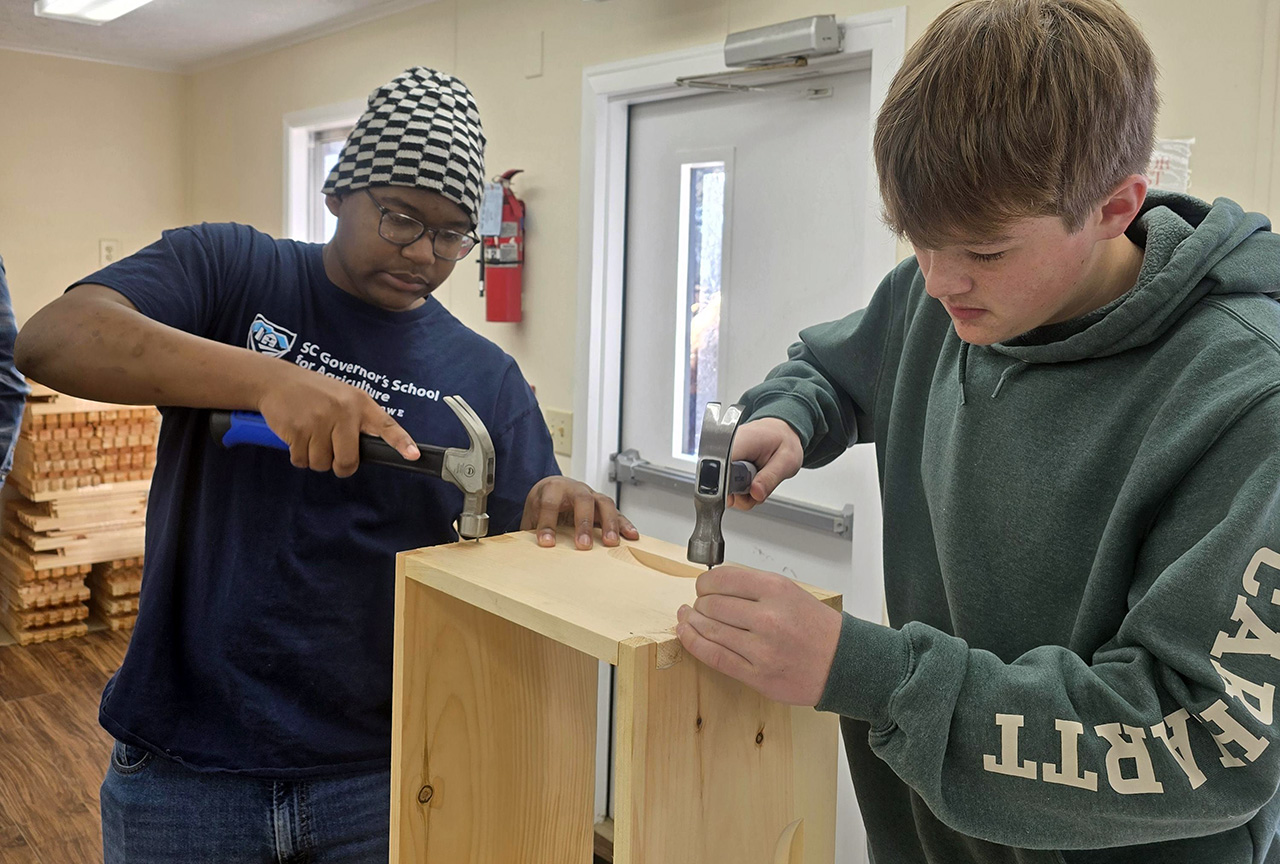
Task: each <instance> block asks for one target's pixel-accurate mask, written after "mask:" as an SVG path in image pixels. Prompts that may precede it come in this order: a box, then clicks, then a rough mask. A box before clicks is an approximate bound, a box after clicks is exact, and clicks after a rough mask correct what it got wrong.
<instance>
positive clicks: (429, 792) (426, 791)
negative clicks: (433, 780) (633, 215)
mask: <svg viewBox="0 0 1280 864" xmlns="http://www.w3.org/2000/svg"><path fill="white" fill-rule="evenodd" d="M435 794H436V790H435V789H433V788H431V787H430V786H423V787H422V788H421V789H419V790H418V803H419V804H426V803H427V802H428V801H430V800H431V796H433V795H435Z"/></svg>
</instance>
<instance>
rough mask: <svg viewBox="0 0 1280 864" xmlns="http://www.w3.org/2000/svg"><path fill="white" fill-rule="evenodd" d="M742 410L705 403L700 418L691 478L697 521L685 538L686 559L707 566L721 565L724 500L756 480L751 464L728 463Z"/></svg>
mask: <svg viewBox="0 0 1280 864" xmlns="http://www.w3.org/2000/svg"><path fill="white" fill-rule="evenodd" d="M742 410H743V409H742V406H741V405H730V406H729V407H728V408H727V409H724V410H723V411H722V410H721V407H720V403H719V402H708V403H707V410H706V413H705V414H704V415H703V417H702V439H701V441H699V443H698V465H697V469H696V471H695V473H694V478H693V506H694V509H695V511H696V513H697V521H696V522H695V523H694V526H693V534H692V535H691V536H690V537H689V560H690V561H693V562H694V563H696V564H704V565H706V566H707V567H714V566H716V565H717V564H723V563H724V535H723V534H721V533H720V520H721V519H722V518H723V517H724V505H725V500H726V498H727V497H728V496H729V495H738V494H744V493H746V492H749V491H750V490H751V481H752V480H754V479H755V477H756V466H755V465H752V464H751V463H750V462H742V461H738V462H731V461H730V460H729V454H730V453H731V452H732V451H733V434H734V432H736V431H737V430H738V421H739V420H740V419H742Z"/></svg>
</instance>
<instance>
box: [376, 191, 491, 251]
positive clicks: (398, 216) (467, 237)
mask: <svg viewBox="0 0 1280 864" xmlns="http://www.w3.org/2000/svg"><path fill="white" fill-rule="evenodd" d="M364 191H365V193H366V194H368V196H369V200H371V201H373V206H374V207H377V208H378V212H379V213H381V214H382V218H381V219H380V220H379V221H378V236H379V237H381V238H382V239H383V240H386V241H387V242H388V243H394V244H395V245H397V246H400V247H404V246H409V245H410V244H413V243H417V242H418V238H420V237H421V236H422V235H423V234H426V235H427V236H428V237H430V238H431V249H432V250H433V251H434V252H435V254H436V257H437V258H444V259H446V260H448V261H461V260H462V259H463V258H466V257H467V253H468V252H470V251H471V250H472V248H474V247H475V245H476V244H477V243H479V242H480V240H479V239H478V238H476V237H474V236H472V235H471V234H460V233H458V232H457V231H449V230H447V229H445V228H428V227H427V226H426V225H423V224H422V223H421V222H419V221H418V220H417V219H414V218H412V217H410V216H406V215H404V214H403V213H397V212H395V211H394V210H388V209H387V208H386V207H383V206H382V204H381V203H380V202H379V201H378V199H377V198H374V197H373V193H372V192H371V191H369V188H368V187H367V186H366V187H365V190H364Z"/></svg>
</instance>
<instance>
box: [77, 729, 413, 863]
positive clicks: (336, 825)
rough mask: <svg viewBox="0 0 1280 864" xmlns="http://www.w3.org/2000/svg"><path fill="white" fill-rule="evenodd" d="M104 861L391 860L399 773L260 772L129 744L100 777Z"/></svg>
mask: <svg viewBox="0 0 1280 864" xmlns="http://www.w3.org/2000/svg"><path fill="white" fill-rule="evenodd" d="M101 801H102V847H103V858H104V861H105V864H179V862H181V864H194V862H210V864H213V862H217V864H250V862H252V864H259V862H261V864H303V862H305V864H386V862H387V859H388V857H389V854H390V853H389V850H388V844H387V838H388V831H389V828H390V822H391V772H390V771H380V772H377V773H374V774H357V775H351V776H347V777H335V778H323V779H308V780H262V779H258V778H254V777H241V776H239V775H235V774H221V773H216V774H215V773H205V772H200V771H192V770H191V769H190V768H186V767H184V766H182V765H180V764H178V763H177V762H174V761H173V760H171V759H165V758H163V757H160V756H156V755H153V754H152V753H150V752H148V751H146V750H143V749H141V748H139V747H133V746H131V745H128V744H122V743H120V742H119V741H117V742H116V743H115V746H114V747H113V748H112V751H111V766H110V767H109V768H108V769H107V776H106V779H105V780H103V781H102V794H101Z"/></svg>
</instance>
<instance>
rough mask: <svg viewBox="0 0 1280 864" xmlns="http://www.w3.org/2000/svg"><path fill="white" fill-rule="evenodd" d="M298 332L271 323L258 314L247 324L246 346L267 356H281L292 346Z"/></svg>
mask: <svg viewBox="0 0 1280 864" xmlns="http://www.w3.org/2000/svg"><path fill="white" fill-rule="evenodd" d="M297 338H298V334H297V333H294V332H293V331H292V330H286V329H284V328H283V327H281V326H280V325H279V324H272V323H271V322H270V321H268V320H267V319H266V318H263V317H262V315H261V314H259V315H258V316H257V317H256V318H254V319H253V323H252V324H250V325H249V341H248V345H247V347H248V348H249V349H250V350H251V351H257V352H258V353H259V354H266V355H267V356H268V357H283V356H284V355H285V354H288V353H289V349H290V348H292V347H293V340H295V339H297Z"/></svg>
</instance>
